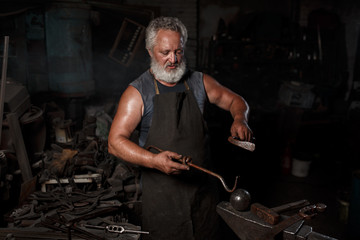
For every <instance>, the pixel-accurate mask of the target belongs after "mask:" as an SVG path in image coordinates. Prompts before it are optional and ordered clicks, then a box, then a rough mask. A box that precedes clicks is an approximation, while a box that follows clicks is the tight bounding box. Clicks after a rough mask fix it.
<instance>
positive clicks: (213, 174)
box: [147, 146, 239, 193]
mask: <svg viewBox="0 0 360 240" xmlns="http://www.w3.org/2000/svg"><path fill="white" fill-rule="evenodd" d="M151 148H153V149H155V150H157V151H159V152H162V151H163V150H161V149H160V148H158V147H155V146H148V147H147V149H148V150H149V149H151ZM178 161H179V162H181V163H183V164H186V165H188V166H190V167H193V168H196V169H198V170H200V171H203V172H205V173H207V174H210V175H212V176H214V177H217V178H218V179H219V180H220V181H221V183H222V185H223V186H224V188H225V190H226V191H227V192H230V193H231V192H233V191H235V189H236V186H237V182H238V178H239V176H236V177H235V184H234V187H233V188H232V189H230V188H229V187H228V186H227V185H226V183H225V180H224V178H223V177H221V176H220V175H219V174H217V173H214V172H212V171H210V170H208V169H205V168H202V167H200V166H198V165H195V164H193V163H191V158H190V157H187V156H184V157H182V158H181V159H179V160H178Z"/></svg>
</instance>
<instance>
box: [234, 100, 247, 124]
mask: <svg viewBox="0 0 360 240" xmlns="http://www.w3.org/2000/svg"><path fill="white" fill-rule="evenodd" d="M229 111H230V113H231V116H232V117H233V119H234V121H243V122H248V116H249V112H250V108H249V105H248V104H247V102H246V101H245V99H243V98H242V97H241V96H237V97H235V98H234V100H233V101H232V103H231V105H230V109H229Z"/></svg>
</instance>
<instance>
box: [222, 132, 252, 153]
mask: <svg viewBox="0 0 360 240" xmlns="http://www.w3.org/2000/svg"><path fill="white" fill-rule="evenodd" d="M253 140H255V138H253ZM228 141H229V142H230V143H232V144H234V145H235V146H238V147H241V148H243V149H246V150H249V151H251V152H253V151H254V150H255V143H253V142H247V141H241V140H240V138H238V137H232V136H230V137H229V138H228Z"/></svg>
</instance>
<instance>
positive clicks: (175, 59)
mask: <svg viewBox="0 0 360 240" xmlns="http://www.w3.org/2000/svg"><path fill="white" fill-rule="evenodd" d="M169 61H170V62H171V63H172V64H174V63H176V62H177V57H176V54H175V53H170V59H169Z"/></svg>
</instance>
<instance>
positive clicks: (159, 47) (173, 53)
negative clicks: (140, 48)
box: [149, 30, 186, 83]
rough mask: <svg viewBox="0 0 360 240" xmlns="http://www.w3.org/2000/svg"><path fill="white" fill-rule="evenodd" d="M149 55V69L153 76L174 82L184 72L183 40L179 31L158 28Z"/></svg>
mask: <svg viewBox="0 0 360 240" xmlns="http://www.w3.org/2000/svg"><path fill="white" fill-rule="evenodd" d="M149 54H150V56H151V69H152V71H153V73H154V75H155V77H156V78H157V79H159V80H163V81H165V82H169V83H174V82H177V81H179V80H180V79H181V77H182V75H183V74H184V72H185V68H186V66H185V62H184V59H183V56H184V50H183V41H182V38H181V35H180V33H178V32H174V31H170V30H159V31H158V34H157V37H156V42H155V46H154V47H153V49H152V51H151V50H149Z"/></svg>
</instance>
